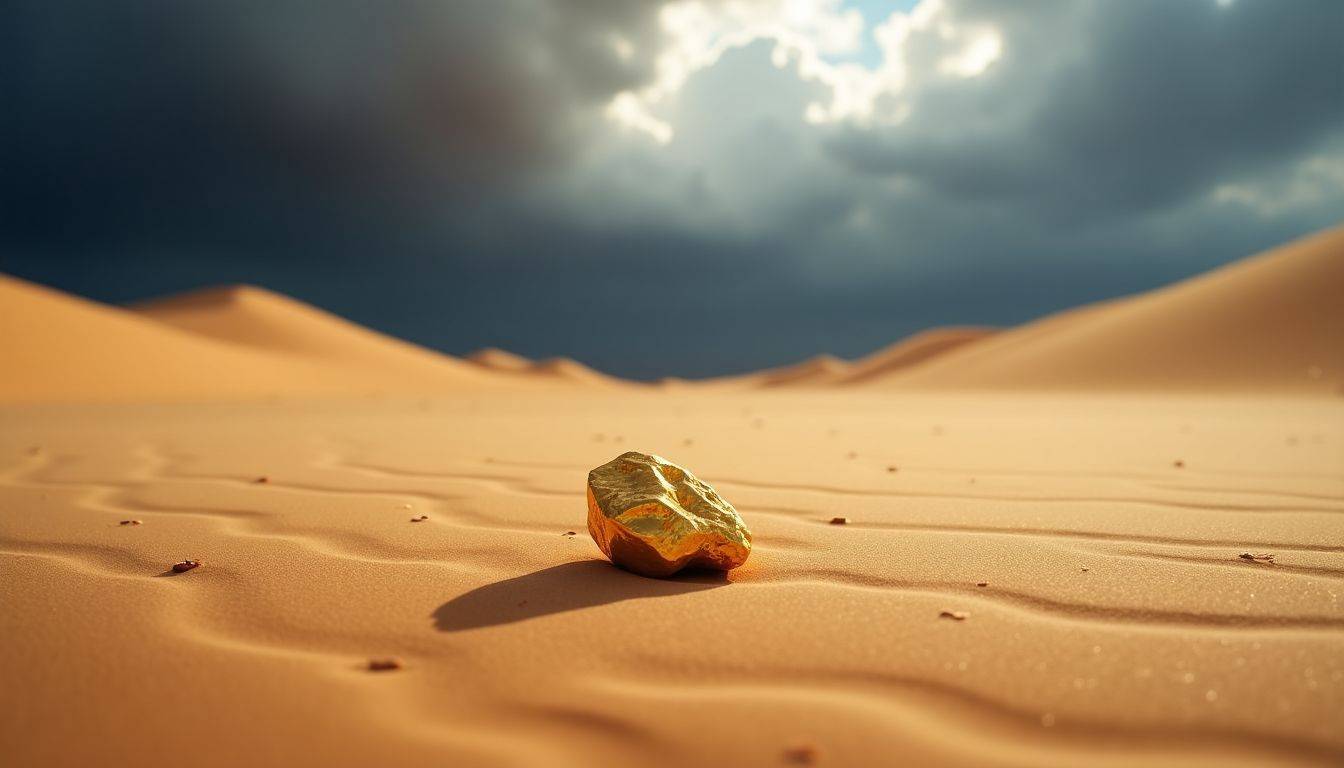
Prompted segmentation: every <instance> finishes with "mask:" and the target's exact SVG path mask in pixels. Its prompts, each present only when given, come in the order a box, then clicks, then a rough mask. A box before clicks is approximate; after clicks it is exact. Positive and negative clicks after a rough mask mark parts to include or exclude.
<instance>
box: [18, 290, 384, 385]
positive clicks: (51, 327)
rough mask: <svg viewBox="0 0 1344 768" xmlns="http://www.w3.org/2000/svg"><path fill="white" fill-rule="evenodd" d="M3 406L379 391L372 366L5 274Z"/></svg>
mask: <svg viewBox="0 0 1344 768" xmlns="http://www.w3.org/2000/svg"><path fill="white" fill-rule="evenodd" d="M0 329H3V333H0V359H3V360H4V365H5V372H4V375H3V376H0V402H40V401H50V400H93V401H108V400H133V399H142V400H153V399H163V398H167V399H202V398H212V397H225V398H230V397H260V396H270V395H288V394H316V395H334V394H352V393H360V392H371V391H378V390H379V389H380V388H382V387H385V386H386V384H387V379H386V378H385V377H384V376H381V375H379V374H378V373H376V372H371V371H346V372H342V373H341V374H340V375H335V374H334V373H333V371H332V370H331V369H330V368H329V367H327V366H324V365H319V364H314V363H312V362H310V361H305V360H299V359H295V358H294V357H293V356H290V355H284V354H276V353H270V352H265V351H259V350H255V349H247V348H242V347H239V346H236V345H232V344H227V343H223V342H219V341H215V340H212V339H206V338H201V337H199V336H196V335H194V334H190V333H187V332H184V331H180V330H177V329H174V328H169V327H166V326H164V325H162V324H160V323H158V322H155V321H152V320H149V319H147V318H143V317H139V316H137V315H135V314H133V313H130V312H126V311H124V310H120V309H117V308H115V307H109V306H106V305H101V304H97V303H95V302H91V301H86V300H84V299H79V298H76V297H73V296H69V295H67V294H62V293H60V292H57V291H53V290H50V289H48V288H44V287H42V286H39V285H34V284H32V283H27V282H25V281H22V280H19V279H17V278H13V277H7V276H4V275H0Z"/></svg>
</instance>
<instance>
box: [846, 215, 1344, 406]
mask: <svg viewBox="0 0 1344 768" xmlns="http://www.w3.org/2000/svg"><path fill="white" fill-rule="evenodd" d="M871 382H872V383H873V384H875V385H891V386H901V387H916V388H927V389H1070V388H1079V389H1088V390H1097V389H1110V390H1159V391H1173V390H1175V391H1181V390H1184V391H1267V392H1268V391H1272V392H1301V393H1317V394H1328V393H1334V392H1338V391H1340V390H1339V388H1340V387H1341V386H1344V228H1337V229H1332V230H1328V231H1325V232H1321V233H1319V234H1316V235H1313V236H1311V237H1307V238H1304V239H1302V240H1298V241H1295V242H1293V243H1290V244H1288V245H1285V246H1282V247H1280V248H1276V249H1273V250H1270V251H1267V252H1265V253H1262V254H1260V255H1258V256H1255V257H1252V258H1249V259H1246V260H1244V261H1241V262H1237V263H1235V264H1231V265H1229V266H1226V267H1223V268H1221V269H1217V270H1214V271H1213V272H1209V273H1207V274H1204V275H1200V276H1198V277H1195V278H1192V279H1190V280H1186V281H1184V282H1181V283H1177V284H1175V285H1171V286H1168V287H1166V288H1162V289H1160V290H1156V291H1152V292H1150V293H1145V294H1141V295H1138V296H1135V297H1132V298H1127V299H1120V300H1116V301H1111V302H1107V303H1105V304H1100V305H1094V306H1092V307H1084V308H1081V309H1077V310H1071V311H1070V312H1068V313H1064V314H1061V315H1054V316H1051V317H1047V318H1045V319H1043V320H1040V321H1037V322H1035V323H1029V324H1027V325H1025V326H1022V327H1021V328H1017V329H1014V330H1011V331H1007V332H1004V333H1002V334H999V335H998V336H996V337H994V338H992V339H986V340H984V341H982V342H980V343H977V344H974V345H971V346H968V347H965V348H963V349H961V350H956V351H954V352H952V353H950V354H947V355H944V356H941V357H939V358H937V359H934V360H931V361H930V362H928V363H927V364H925V365H922V366H918V367H916V368H911V369H908V370H905V371H903V372H901V373H899V374H898V375H895V376H879V377H874V378H872V379H871Z"/></svg>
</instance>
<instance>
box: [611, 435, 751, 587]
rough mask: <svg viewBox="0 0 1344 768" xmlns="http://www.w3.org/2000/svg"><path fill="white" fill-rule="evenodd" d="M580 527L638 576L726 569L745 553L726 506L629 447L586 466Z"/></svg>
mask: <svg viewBox="0 0 1344 768" xmlns="http://www.w3.org/2000/svg"><path fill="white" fill-rule="evenodd" d="M588 532H589V533H590V534H592V536H593V540H594V541H596V542H597V546H598V547H600V548H601V549H602V552H603V554H605V555H606V556H607V557H608V558H610V559H611V562H613V563H615V564H616V565H619V566H621V567H622V568H625V569H626V570H629V571H634V572H635V573H638V574H640V575H643V576H671V575H672V574H674V573H676V572H677V571H680V570H681V569H682V568H686V567H697V568H715V569H718V570H724V571H727V570H731V569H733V568H736V567H738V566H739V565H742V564H743V563H745V562H746V561H747V555H749V554H751V531H749V530H747V526H746V524H745V523H743V522H742V517H741V516H740V515H738V514H737V510H736V509H733V505H732V504H729V503H728V502H726V501H724V500H723V498H722V497H720V496H719V494H718V493H716V492H715V491H714V489H713V488H710V487H709V486H708V485H706V484H705V483H704V482H702V481H701V480H699V479H698V478H697V477H696V476H695V475H692V474H691V473H690V472H688V471H686V470H685V469H683V468H681V467H679V466H677V465H676V464H673V463H672V462H670V461H668V460H667V459H664V458H662V457H660V456H652V455H649V454H645V453H638V452H636V451H630V452H628V453H623V454H621V455H620V456H617V457H616V458H614V459H612V460H611V461H609V462H607V463H606V464H603V465H602V466H600V467H598V468H597V469H594V470H593V471H591V472H589V473H588Z"/></svg>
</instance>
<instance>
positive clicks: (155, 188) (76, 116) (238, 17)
mask: <svg viewBox="0 0 1344 768" xmlns="http://www.w3.org/2000/svg"><path fill="white" fill-rule="evenodd" d="M656 9H657V4H656V3H651V2H622V3H604V2H597V1H593V0H570V1H569V2H522V1H520V0H475V1H470V0H468V1H466V2H451V3H443V2H431V1H429V0H419V1H417V0H389V1H388V2H378V3H368V2H361V1H359V0H334V1H332V2H322V3H309V2H297V1H286V0H251V1H247V0H244V1H240V2H223V3H215V2H201V1H195V0H187V1H185V2H178V1H176V0H129V1H123V2H115V1H114V2H104V1H103V0H66V1H65V2H47V1H46V0H17V1H16V2H13V3H8V4H6V8H5V10H4V11H3V17H4V24H3V29H4V30H5V32H4V38H3V43H4V45H3V50H0V88H2V89H3V92H4V93H5V95H6V102H7V105H6V109H5V110H4V116H3V117H0V121H2V122H0V128H2V129H3V138H4V140H3V146H0V160H3V165H4V168H5V173H4V175H3V179H0V194H3V200H4V202H5V203H6V208H7V209H8V213H7V215H6V216H7V219H8V220H7V222H6V233H5V234H6V236H7V238H8V239H9V240H10V241H11V242H13V241H14V240H22V239H25V236H27V239H30V241H31V242H34V243H36V244H40V243H41V242H43V241H46V240H60V239H76V240H78V239H83V240H86V241H89V242H101V243H104V244H106V243H108V242H109V241H111V242H115V241H117V240H118V239H120V238H121V237H123V236H126V237H135V236H137V235H144V234H148V233H158V232H161V231H162V230H163V229H164V228H168V229H171V230H173V231H175V232H177V233H178V234H179V235H180V236H182V237H188V236H190V235H191V234H192V233H199V232H201V231H202V230H214V232H215V236H216V237H219V236H220V230H222V229H227V228H228V225H229V224H230V221H229V220H230V218H231V217H230V209H232V210H233V211H234V212H236V213H237V218H239V219H242V220H244V221H247V222H249V223H250V225H251V227H252V228H254V229H258V228H259V229H261V230H263V231H267V232H273V231H276V230H284V229H286V228H288V227H289V226H290V225H291V224H293V223H295V222H296V221H298V222H308V225H309V226H314V225H315V224H316V223H317V222H316V221H314V220H315V219H320V218H322V217H324V216H329V215H331V213H332V212H333V211H339V210H341V209H342V207H343V206H351V207H357V208H365V209H367V207H368V206H373V207H374V208H377V207H379V206H389V207H392V206H404V205H408V204H410V205H422V204H424V203H425V201H426V198H433V199H440V198H441V197H442V196H444V195H451V194H455V193H460V192H461V188H462V187H463V186H465V185H480V184H490V183H497V182H501V181H509V180H512V179H513V178H514V177H515V176H517V175H519V174H523V173H526V172H527V171H529V170H531V169H534V168H537V167H541V166H547V165H551V164H554V163H556V162H557V161H560V160H563V158H564V156H565V154H566V151H567V150H568V148H569V146H571V145H572V143H573V142H574V141H575V135H576V134H581V133H582V132H583V131H584V130H585V127H586V126H587V125H588V124H589V123H591V120H592V118H593V114H592V113H593V111H594V110H595V109H597V108H599V107H601V106H602V105H603V104H605V102H606V100H607V99H609V98H610V96H611V94H612V93H614V92H616V91H618V90H621V89H624V88H629V87H632V86H635V85H638V84H639V83H640V82H642V81H643V80H645V79H647V78H648V77H649V75H650V71H651V69H650V68H651V63H650V59H649V57H650V55H651V52H653V51H656V50H657V36H658V29H657V27H656V23H655V22H656ZM617 41H619V45H622V46H626V49H625V50H627V51H629V52H630V55H629V56H626V57H622V56H621V55H620V51H619V50H618V47H617ZM156 219H172V221H163V220H156ZM231 236H232V235H231V233H223V239H224V241H225V243H224V244H228V243H229V241H230V238H231ZM207 239H210V238H207ZM248 240H249V239H248V238H244V242H247V241H248ZM212 244H220V243H218V242H214V243H212Z"/></svg>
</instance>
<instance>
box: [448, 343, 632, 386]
mask: <svg viewBox="0 0 1344 768" xmlns="http://www.w3.org/2000/svg"><path fill="white" fill-rule="evenodd" d="M466 359H467V361H468V362H470V363H474V364H476V365H478V366H480V367H482V368H485V369H487V370H491V371H497V372H500V373H504V374H509V375H516V376H521V377H528V378H535V379H545V380H550V381H554V382H561V383H566V384H587V385H592V386H603V387H605V386H617V385H633V384H635V382H632V381H627V380H625V379H621V378H618V377H615V376H608V375H607V374H605V373H602V372H600V371H596V370H594V369H592V368H589V367H588V366H586V365H584V364H583V363H580V362H579V361H577V360H574V359H571V358H568V357H551V358H547V359H545V360H536V361H533V360H529V359H527V358H526V357H523V356H522V355H519V354H515V353H513V352H507V351H505V350H502V349H497V348H495V347H487V348H485V349H479V350H477V351H475V352H472V353H471V354H469V355H467V357H466Z"/></svg>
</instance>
